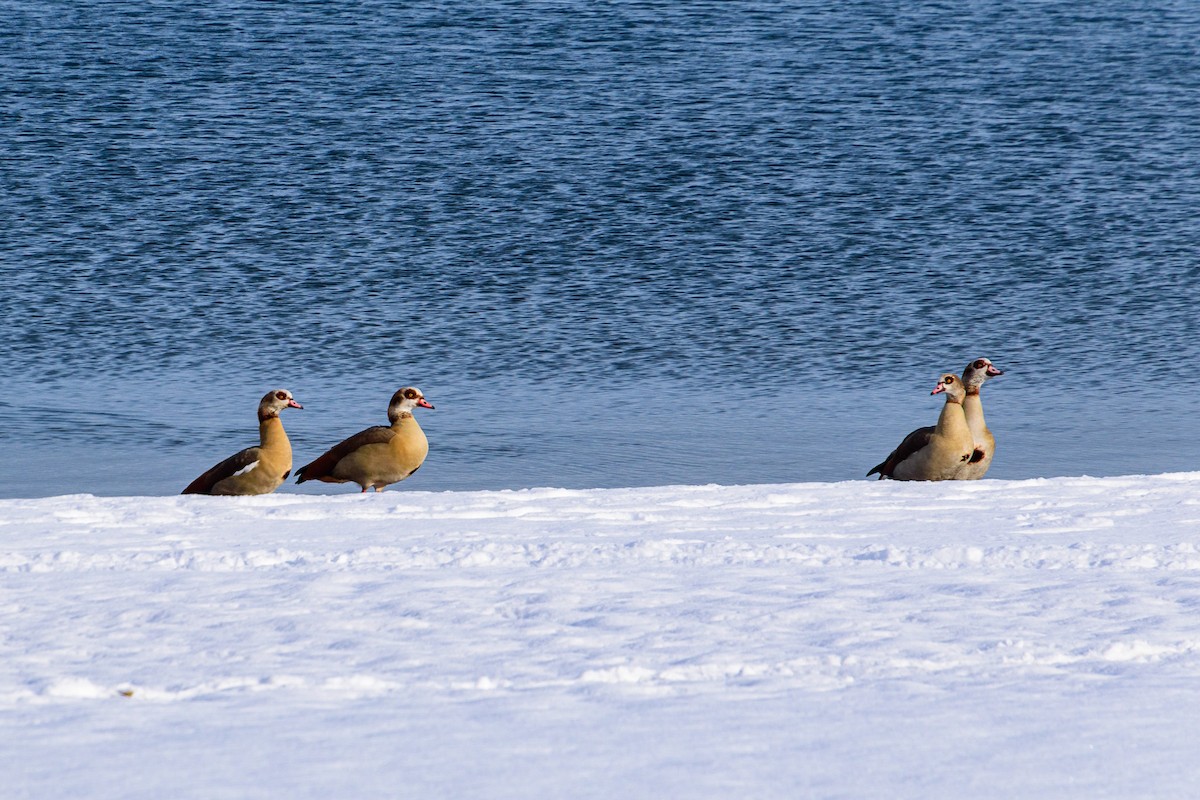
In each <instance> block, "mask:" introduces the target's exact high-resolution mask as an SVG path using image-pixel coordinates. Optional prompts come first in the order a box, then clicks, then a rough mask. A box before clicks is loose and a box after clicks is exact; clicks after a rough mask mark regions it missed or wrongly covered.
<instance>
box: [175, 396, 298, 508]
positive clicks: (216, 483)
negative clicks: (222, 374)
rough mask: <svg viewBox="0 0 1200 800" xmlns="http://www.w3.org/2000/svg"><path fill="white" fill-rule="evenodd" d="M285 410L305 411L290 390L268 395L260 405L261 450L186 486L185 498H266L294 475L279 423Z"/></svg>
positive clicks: (223, 464)
mask: <svg viewBox="0 0 1200 800" xmlns="http://www.w3.org/2000/svg"><path fill="white" fill-rule="evenodd" d="M285 408H304V406H302V405H300V404H299V403H297V402H296V401H295V400H294V399H293V398H292V393H291V392H289V391H288V390H287V389H276V390H275V391H272V392H267V393H266V395H264V396H263V399H262V402H260V403H259V404H258V447H247V448H246V449H245V450H242V451H241V452H238V453H234V454H233V455H231V456H230V457H229V458H227V459H225V460H224V461H222V462H221V463H220V464H217V465H216V466H215V467H213V468H212V469H210V470H209V471H208V472H206V473H204V474H203V475H201V476H200V477H199V478H196V480H194V481H192V482H191V483H189V484H188V485H187V488H186V489H184V490H183V492H182V494H267V493H268V492H273V491H275V490H276V489H277V488H279V485H280V484H281V483H283V482H284V481H285V480H287V476H288V475H289V474H290V473H291V471H292V443H291V442H289V441H288V437H287V434H286V433H285V432H284V430H283V423H282V422H280V420H279V412H280V411H282V410H283V409H285Z"/></svg>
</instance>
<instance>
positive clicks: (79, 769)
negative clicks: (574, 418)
mask: <svg viewBox="0 0 1200 800" xmlns="http://www.w3.org/2000/svg"><path fill="white" fill-rule="evenodd" d="M1198 532H1200V473H1187V474H1173V475H1159V476H1149V477H1127V478H1105V479H1091V478H1069V479H1067V478H1063V479H1052V480H1032V481H1016V482H1005V481H983V482H977V483H951V484H928V485H922V484H900V483H890V482H884V483H874V482H854V483H838V484H794V485H770V486H745V487H719V486H702V487H695V486H678V487H661V488H652V489H627V490H592V491H568V490H557V489H537V490H526V491H506V492H474V493H416V492H404V491H398V492H389V493H384V494H382V495H357V494H351V495H346V496H339V497H315V496H299V495H277V496H270V497H262V498H208V497H191V496H189V497H169V498H97V497H92V496H87V495H79V496H66V497H57V498H46V499H39V500H9V501H0V581H2V583H0V586H2V589H0V609H2V610H3V613H4V616H3V619H4V627H3V636H2V637H0V665H2V666H0V708H2V709H3V714H0V726H3V729H4V735H3V737H2V738H0V768H2V771H3V774H4V775H5V783H6V785H7V786H8V790H7V794H8V796H14V797H20V796H36V797H39V798H44V797H77V796H88V797H121V798H130V797H146V798H151V797H155V798H160V797H176V798H178V797H205V798H211V797H239V798H244V797H283V796H287V797H330V796H341V797H358V798H361V797H398V796H406V797H407V796H412V797H489V798H507V797H511V798H530V797H572V798H576V797H596V798H614V797H622V798H631V797H636V798H640V797H645V798H662V797H729V796H738V797H797V796H820V797H864V796H877V797H881V796H888V797H913V798H917V797H920V798H928V797H967V796H969V797H996V798H1011V797H1017V796H1020V797H1035V798H1038V797H1044V798H1062V797H1080V798H1084V797H1087V798H1094V797H1106V796H1111V797H1133V796H1147V797H1148V796H1153V797H1158V798H1163V797H1185V796H1191V795H1192V794H1193V793H1194V787H1195V786H1196V785H1197V784H1198V783H1200V766H1198V765H1197V762H1196V760H1195V759H1194V758H1193V757H1192V755H1191V752H1190V750H1191V743H1192V742H1193V741H1195V740H1196V734H1197V733H1200V730H1198V728H1200V724H1198V723H1196V722H1194V721H1193V720H1194V718H1195V716H1196V715H1195V714H1194V713H1193V712H1192V709H1193V708H1194V707H1195V704H1196V702H1197V700H1200V690H1198V689H1197V685H1198V682H1197V677H1198V673H1200V620H1198V615H1197V613H1196V611H1197V609H1198V607H1200V548H1198V547H1197V542H1198V541H1200V536H1198V535H1197V534H1198Z"/></svg>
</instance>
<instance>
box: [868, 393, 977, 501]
mask: <svg viewBox="0 0 1200 800" xmlns="http://www.w3.org/2000/svg"><path fill="white" fill-rule="evenodd" d="M942 392H945V393H946V404H945V405H944V406H942V413H941V416H939V417H938V421H937V425H935V426H934V427H932V428H917V429H916V430H915V431H913V432H912V433H910V434H909V435H908V436H906V437H904V441H902V442H901V443H900V446H899V447H897V448H896V449H895V450H893V451H892V452H891V455H889V456H888V457H887V458H886V459H885V460H884V461H883V463H882V464H878V465H876V466H875V467H874V468H873V469H872V470H871V471H870V472H868V473H867V475H874V474H875V473H876V472H878V473H879V479H880V480H883V479H884V478H892V479H894V480H898V481H946V480H953V479H954V478H955V477H956V475H957V474H958V471H959V469H961V468H962V465H963V464H965V463H966V462H968V461H969V460H970V459H971V453H972V451H973V450H974V447H975V440H974V439H972V438H971V429H970V428H969V427H967V418H966V415H965V414H964V413H963V405H962V404H963V400H964V399H965V398H966V396H967V392H966V389H965V388H964V387H963V382H962V380H961V379H960V378H958V377H957V376H956V375H953V374H951V373H946V374H945V375H943V376H942V377H941V378H940V379H939V380H938V385H937V386H936V387H935V388H934V390H933V391H932V392H930V394H941V393H942Z"/></svg>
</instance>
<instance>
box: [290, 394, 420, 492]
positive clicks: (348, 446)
mask: <svg viewBox="0 0 1200 800" xmlns="http://www.w3.org/2000/svg"><path fill="white" fill-rule="evenodd" d="M417 406H420V407H421V408H430V409H432V408H433V406H431V405H430V404H429V402H428V401H427V400H426V399H425V395H423V394H421V390H420V389H418V388H417V387H415V386H406V387H405V388H403V389H401V390H399V391H398V392H396V393H395V394H394V395H392V402H391V403H389V404H388V421H389V422H391V423H392V424H391V425H390V426H387V425H377V426H375V427H374V428H367V429H366V430H365V431H362V432H361V433H356V434H354V435H353V436H351V437H350V438H349V439H346V440H345V441H343V442H341V443H340V444H335V445H334V446H333V447H332V448H330V449H329V451H328V452H326V453H325V454H324V455H323V456H321V457H320V458H318V459H317V460H316V461H314V462H312V463H311V464H305V465H304V466H303V467H301V468H300V469H298V470H296V483H304V482H305V481H313V480H316V481H325V482H326V483H347V482H350V483H357V484H358V485H359V486H360V487H361V488H362V490H363V491H364V492H365V491H366V490H367V489H368V488H370V487H375V491H377V492H379V491H382V490H383V487H385V486H387V485H388V484H391V483H396V482H397V481H402V480H404V479H405V478H407V477H408V476H409V475H412V474H413V473H414V472H416V471H417V470H418V469H420V468H421V463H422V462H423V461H425V456H427V455H428V454H429V440H428V439H426V438H425V432H424V431H422V430H421V426H420V425H418V424H417V420H416V417H414V416H413V409H414V408H416V407H417Z"/></svg>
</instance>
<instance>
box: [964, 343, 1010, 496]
mask: <svg viewBox="0 0 1200 800" xmlns="http://www.w3.org/2000/svg"><path fill="white" fill-rule="evenodd" d="M1003 374H1004V370H1001V369H997V368H996V367H995V366H994V365H993V364H992V362H991V361H989V360H988V359H986V358H977V359H975V360H974V361H972V362H971V363H970V364H968V365H967V368H966V369H964V370H963V374H962V380H963V386H965V387H966V390H967V397H966V399H965V400H963V413H964V414H965V415H966V417H967V427H969V428H970V429H971V437H972V438H973V439H974V440H975V448H974V452H973V453H972V454H971V459H970V460H969V461H968V462H967V463H966V464H963V466H962V469H960V470H959V471H958V475H957V476H956V477H957V480H960V481H977V480H979V479H980V478H982V477H983V476H984V474H985V473H987V471H988V467H990V466H991V465H992V456H994V455H995V454H996V437H995V436H992V432H991V431H989V430H988V427H987V423H986V422H984V420H983V400H982V399H981V398H980V396H979V389H980V388H981V387H982V386H983V384H984V381H986V380H987V379H988V378H994V377H996V376H997V375H1003Z"/></svg>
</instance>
